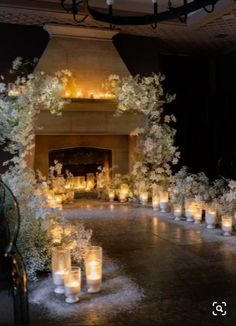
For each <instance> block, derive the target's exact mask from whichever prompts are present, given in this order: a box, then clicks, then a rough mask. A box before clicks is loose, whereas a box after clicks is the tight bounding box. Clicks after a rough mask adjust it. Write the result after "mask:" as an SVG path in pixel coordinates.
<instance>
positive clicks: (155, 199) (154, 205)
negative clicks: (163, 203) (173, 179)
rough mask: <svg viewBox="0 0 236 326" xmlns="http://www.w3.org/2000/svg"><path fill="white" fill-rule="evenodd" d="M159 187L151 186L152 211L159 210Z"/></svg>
mask: <svg viewBox="0 0 236 326" xmlns="http://www.w3.org/2000/svg"><path fill="white" fill-rule="evenodd" d="M159 190H160V189H159V187H158V185H157V184H153V185H152V208H153V210H154V211H157V210H159V204H160V196H159Z"/></svg>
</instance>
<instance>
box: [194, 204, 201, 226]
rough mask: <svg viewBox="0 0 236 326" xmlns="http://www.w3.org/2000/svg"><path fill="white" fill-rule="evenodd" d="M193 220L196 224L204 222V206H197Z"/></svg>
mask: <svg viewBox="0 0 236 326" xmlns="http://www.w3.org/2000/svg"><path fill="white" fill-rule="evenodd" d="M193 219H194V223H195V224H200V223H201V221H202V205H201V204H196V205H195V207H194V212H193Z"/></svg>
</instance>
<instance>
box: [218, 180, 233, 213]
mask: <svg viewBox="0 0 236 326" xmlns="http://www.w3.org/2000/svg"><path fill="white" fill-rule="evenodd" d="M220 204H221V206H222V211H223V212H224V213H225V214H230V215H232V216H233V215H234V214H235V213H236V181H234V180H229V182H228V187H227V190H226V191H225V192H224V193H223V195H222V196H221V198H220Z"/></svg>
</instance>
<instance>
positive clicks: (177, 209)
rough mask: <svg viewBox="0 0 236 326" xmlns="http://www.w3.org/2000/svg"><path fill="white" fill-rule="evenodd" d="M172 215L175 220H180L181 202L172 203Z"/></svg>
mask: <svg viewBox="0 0 236 326" xmlns="http://www.w3.org/2000/svg"><path fill="white" fill-rule="evenodd" d="M174 216H175V221H180V220H181V216H182V205H181V204H174Z"/></svg>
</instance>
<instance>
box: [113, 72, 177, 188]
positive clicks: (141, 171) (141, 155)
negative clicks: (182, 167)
mask: <svg viewBox="0 0 236 326" xmlns="http://www.w3.org/2000/svg"><path fill="white" fill-rule="evenodd" d="M164 79H165V77H164V76H163V75H161V74H154V73H153V74H152V75H151V76H148V77H142V76H140V75H137V76H135V77H132V76H129V77H125V78H123V79H120V78H119V77H118V76H117V75H112V76H110V78H109V80H108V83H107V87H109V86H108V85H109V83H110V90H112V92H113V94H115V95H116V98H117V102H118V108H117V114H118V115H120V114H123V113H125V112H133V113H140V114H143V115H144V116H145V117H146V125H145V126H144V127H143V128H138V129H136V130H134V132H133V133H132V135H137V136H138V145H137V153H136V162H135V164H134V166H133V170H132V176H133V177H134V179H135V183H136V184H138V183H139V182H140V181H145V182H146V183H147V184H149V186H151V185H152V184H166V183H168V180H169V177H170V176H171V173H172V172H171V167H172V165H173V164H177V163H178V160H179V157H180V153H179V152H178V150H177V148H176V147H175V146H174V137H175V133H176V131H175V129H173V128H172V127H171V126H170V123H172V122H175V121H176V120H175V117H174V116H173V115H165V114H164V105H165V104H167V103H170V102H171V101H173V100H174V98H175V96H174V95H170V94H165V92H164V89H163V86H162V82H163V80H164Z"/></svg>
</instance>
